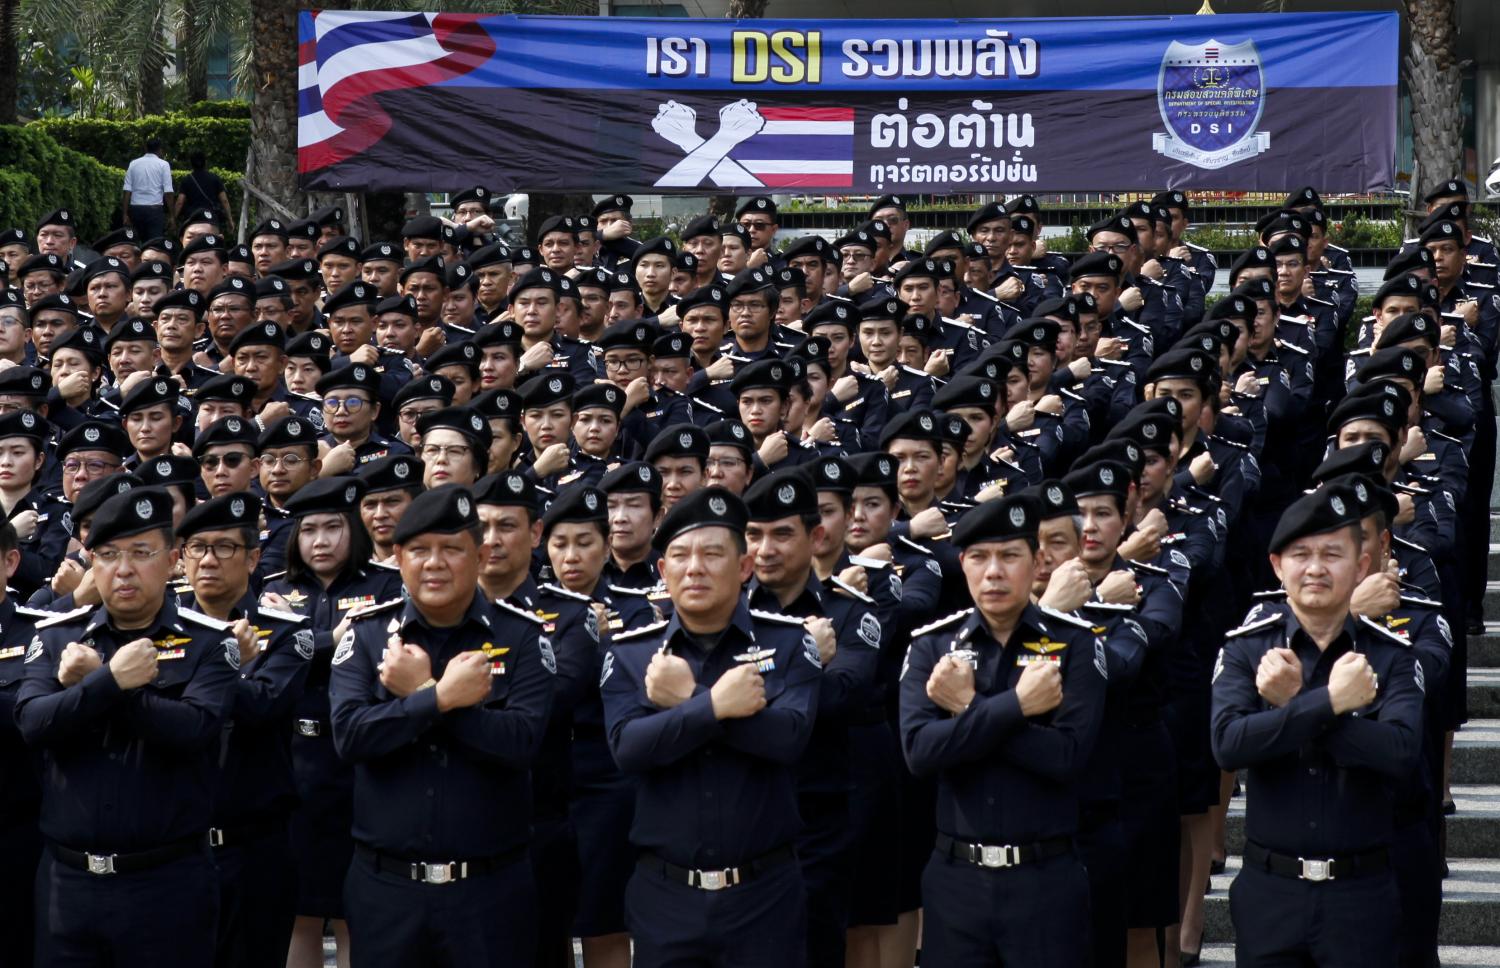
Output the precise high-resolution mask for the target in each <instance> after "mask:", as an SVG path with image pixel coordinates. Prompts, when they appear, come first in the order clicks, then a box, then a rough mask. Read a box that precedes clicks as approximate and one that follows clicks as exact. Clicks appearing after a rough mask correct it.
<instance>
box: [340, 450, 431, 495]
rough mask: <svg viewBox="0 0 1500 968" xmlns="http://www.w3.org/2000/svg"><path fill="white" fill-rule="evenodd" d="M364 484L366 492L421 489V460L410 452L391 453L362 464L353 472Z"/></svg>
mask: <svg viewBox="0 0 1500 968" xmlns="http://www.w3.org/2000/svg"><path fill="white" fill-rule="evenodd" d="M354 474H355V476H356V477H358V478H359V479H360V480H361V481H364V484H365V493H366V494H379V493H381V492H383V491H403V490H410V491H412V492H413V493H415V492H417V491H420V490H421V489H422V462H421V461H420V460H417V458H415V457H413V456H412V455H410V454H391V455H390V456H388V457H381V458H380V459H378V460H372V461H370V462H369V463H368V464H362V465H360V467H359V468H358V469H356V470H355V472H354Z"/></svg>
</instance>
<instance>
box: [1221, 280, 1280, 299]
mask: <svg viewBox="0 0 1500 968" xmlns="http://www.w3.org/2000/svg"><path fill="white" fill-rule="evenodd" d="M1229 294H1230V295H1231V296H1241V297H1243V298H1245V299H1249V300H1250V301H1252V302H1275V301H1276V285H1275V283H1273V282H1272V281H1271V280H1270V279H1246V280H1245V281H1244V282H1242V283H1240V284H1239V285H1237V286H1235V287H1234V289H1232V290H1231V291H1230V293H1229Z"/></svg>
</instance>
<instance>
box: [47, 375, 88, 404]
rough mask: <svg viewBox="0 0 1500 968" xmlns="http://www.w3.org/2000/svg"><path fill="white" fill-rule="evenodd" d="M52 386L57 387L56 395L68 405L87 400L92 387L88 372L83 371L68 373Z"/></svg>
mask: <svg viewBox="0 0 1500 968" xmlns="http://www.w3.org/2000/svg"><path fill="white" fill-rule="evenodd" d="M53 386H55V387H57V392H58V395H59V396H61V397H62V398H63V402H64V403H66V404H67V405H68V406H70V407H76V406H78V405H79V404H80V403H82V402H83V401H85V400H87V399H88V398H89V396H90V394H91V393H92V389H93V388H92V387H91V385H90V383H89V375H88V373H86V372H83V371H78V372H74V373H69V374H68V375H67V376H65V377H63V378H62V379H61V380H58V381H57V382H56V383H54V384H53Z"/></svg>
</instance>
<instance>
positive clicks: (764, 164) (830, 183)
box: [651, 100, 854, 188]
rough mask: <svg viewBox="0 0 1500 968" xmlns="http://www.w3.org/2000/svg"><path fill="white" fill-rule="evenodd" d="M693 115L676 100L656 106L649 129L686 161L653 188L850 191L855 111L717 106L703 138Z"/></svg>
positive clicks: (740, 103) (738, 103)
mask: <svg viewBox="0 0 1500 968" xmlns="http://www.w3.org/2000/svg"><path fill="white" fill-rule="evenodd" d="M697 123H698V116H697V114H696V112H695V111H694V110H693V109H692V108H690V107H688V106H686V105H683V104H679V103H678V102H677V101H675V100H674V101H667V102H666V103H664V104H662V105H660V107H659V108H658V109H657V114H656V117H655V118H654V119H653V120H652V122H651V127H652V129H653V130H655V132H656V133H657V134H658V135H660V136H661V137H662V138H664V139H666V140H667V141H670V142H672V143H673V144H675V145H676V146H677V147H678V148H679V149H681V150H682V151H683V152H684V154H685V157H684V158H683V159H682V161H680V162H678V163H677V165H676V166H674V167H673V168H672V169H671V170H670V171H668V172H667V173H666V174H665V175H663V176H662V177H661V178H659V179H658V180H657V182H656V184H657V185H658V186H660V187H663V188H694V187H697V186H698V185H700V184H703V183H704V179H705V176H706V177H707V180H708V182H710V183H712V184H714V185H717V186H718V187H720V188H848V187H850V186H851V185H853V184H854V109H853V108H824V107H779V108H778V107H760V106H758V105H757V104H755V103H754V102H753V101H746V100H739V101H735V102H734V103H732V104H727V105H725V106H724V107H722V108H720V109H719V129H718V131H717V132H712V133H710V136H709V137H708V138H707V139H705V138H703V137H701V136H700V135H699V134H698V131H697Z"/></svg>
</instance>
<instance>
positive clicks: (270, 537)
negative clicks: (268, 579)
mask: <svg viewBox="0 0 1500 968" xmlns="http://www.w3.org/2000/svg"><path fill="white" fill-rule="evenodd" d="M255 453H256V456H257V457H259V458H260V460H259V464H260V489H261V491H262V492H263V493H264V494H265V495H266V502H265V506H264V507H263V508H262V509H261V513H262V514H264V515H265V519H266V530H264V531H262V532H261V533H260V545H261V547H262V548H263V549H264V551H263V553H262V554H261V561H260V568H259V569H258V575H257V577H264V576H265V575H272V574H275V573H277V572H279V571H281V570H283V569H284V568H285V567H286V538H287V535H288V534H289V533H290V531H289V529H290V528H291V526H292V525H293V524H294V523H296V520H297V519H296V518H294V517H293V516H292V515H291V513H290V512H288V511H287V509H286V503H287V501H289V500H291V497H292V495H294V494H296V493H297V492H298V491H299V490H301V489H302V488H303V487H304V486H305V485H307V484H310V483H311V482H313V481H315V480H317V479H318V472H319V471H321V470H322V468H323V462H322V461H321V460H319V459H318V428H317V426H316V425H315V424H313V423H312V421H310V420H305V419H303V418H302V417H296V416H293V417H283V418H282V419H280V420H278V421H276V422H275V423H272V424H271V425H270V426H269V427H267V428H266V429H265V430H264V431H263V432H262V433H261V435H260V437H259V438H258V439H257V440H256V442H255Z"/></svg>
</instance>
